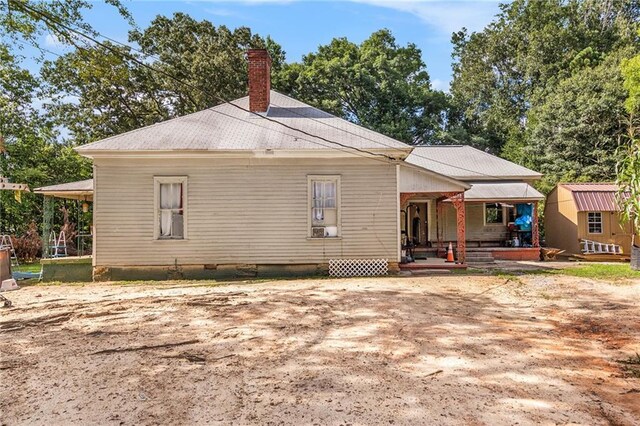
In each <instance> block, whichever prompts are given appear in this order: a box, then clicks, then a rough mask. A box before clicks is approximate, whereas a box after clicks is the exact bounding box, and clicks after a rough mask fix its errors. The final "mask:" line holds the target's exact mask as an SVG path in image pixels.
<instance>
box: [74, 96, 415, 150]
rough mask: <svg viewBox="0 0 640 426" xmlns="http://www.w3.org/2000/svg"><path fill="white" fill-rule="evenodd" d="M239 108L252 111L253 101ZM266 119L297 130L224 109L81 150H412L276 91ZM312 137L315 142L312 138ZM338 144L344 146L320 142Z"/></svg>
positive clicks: (239, 101) (241, 101)
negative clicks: (250, 108)
mask: <svg viewBox="0 0 640 426" xmlns="http://www.w3.org/2000/svg"><path fill="white" fill-rule="evenodd" d="M233 104H235V105H238V106H239V107H242V108H244V109H247V108H248V107H249V97H248V96H246V97H244V98H240V99H237V100H235V101H233ZM266 117H268V118H270V119H272V120H275V121H278V122H281V123H283V124H286V125H288V126H291V127H294V128H296V129H299V130H301V131H296V130H290V129H288V128H286V127H283V126H281V125H279V124H277V123H273V122H270V121H268V120H265V119H263V118H261V117H259V116H257V115H255V114H250V113H248V112H247V111H245V110H242V109H239V108H236V107H234V106H233V105H231V104H228V103H226V104H221V105H218V106H215V107H213V108H208V109H205V110H203V111H199V112H196V113H193V114H189V115H185V116H182V117H177V118H174V119H171V120H167V121H164V122H161V123H157V124H153V125H151V126H147V127H143V128H140V129H137V130H132V131H130V132H127V133H122V134H120V135H116V136H112V137H109V138H106V139H102V140H99V141H96V142H93V143H90V144H87V145H82V146H80V147H78V148H76V150H77V151H78V152H79V153H81V154H84V155H89V156H90V155H91V154H92V153H100V152H105V151H125V152H127V151H128V152H131V151H258V150H267V149H269V150H315V151H318V150H333V151H335V150H336V149H341V150H343V151H350V152H352V153H353V150H351V149H349V148H357V149H362V150H384V151H389V150H391V151H393V152H394V153H395V155H394V156H395V157H396V158H404V157H406V155H407V154H408V153H409V152H410V151H411V149H412V147H411V146H409V145H407V144H405V143H402V142H399V141H397V140H395V139H392V138H390V137H387V136H384V135H382V134H380V133H378V132H374V131H373V130H369V129H365V128H364V127H362V126H358V125H356V124H354V123H350V122H348V121H346V120H343V119H341V118H338V117H336V116H334V115H331V114H329V113H326V112H324V111H321V110H319V109H317V108H314V107H312V106H310V105H307V104H305V103H303V102H300V101H298V100H295V99H293V98H290V97H289V96H286V95H283V94H281V93H278V92H275V91H273V90H272V91H271V104H270V107H269V111H268V112H267V113H266ZM303 132H308V133H310V134H313V135H314V136H309V135H306V134H304V133H303ZM315 136H319V137H321V138H325V139H328V140H331V141H337V142H339V143H341V144H344V145H345V146H347V148H340V147H339V146H337V145H335V144H332V143H329V142H327V141H324V140H322V139H320V138H318V137H315Z"/></svg>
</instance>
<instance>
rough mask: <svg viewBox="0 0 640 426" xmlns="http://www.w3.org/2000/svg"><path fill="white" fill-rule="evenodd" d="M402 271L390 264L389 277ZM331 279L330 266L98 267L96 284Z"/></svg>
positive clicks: (94, 277)
mask: <svg viewBox="0 0 640 426" xmlns="http://www.w3.org/2000/svg"><path fill="white" fill-rule="evenodd" d="M399 271H400V268H399V266H398V262H389V275H396V274H398V273H399ZM328 275H329V264H328V263H309V264H246V263H238V264H204V265H173V266H110V267H104V266H95V267H93V281H96V282H106V281H166V280H233V279H259V278H298V277H318V276H328Z"/></svg>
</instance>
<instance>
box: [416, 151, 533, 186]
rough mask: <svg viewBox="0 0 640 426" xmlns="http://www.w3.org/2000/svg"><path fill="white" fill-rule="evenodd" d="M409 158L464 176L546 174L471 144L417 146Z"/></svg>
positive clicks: (498, 177) (527, 176) (491, 177)
mask: <svg viewBox="0 0 640 426" xmlns="http://www.w3.org/2000/svg"><path fill="white" fill-rule="evenodd" d="M405 161H406V162H408V163H411V164H415V165H417V166H420V167H424V168H425V169H429V170H432V171H434V172H436V173H440V174H443V175H446V176H449V177H452V178H455V179H460V180H470V179H474V180H501V179H509V178H511V179H531V180H534V179H539V178H540V177H542V174H541V173H538V172H536V171H533V170H530V169H527V168H526V167H523V166H520V165H518V164H515V163H512V162H511V161H508V160H505V159H503V158H500V157H496V156H495V155H491V154H489V153H486V152H484V151H480V150H479V149H476V148H473V147H471V146H467V145H434V146H420V147H416V148H415V149H414V150H413V152H412V153H411V154H409V156H408V157H407V159H406V160H405Z"/></svg>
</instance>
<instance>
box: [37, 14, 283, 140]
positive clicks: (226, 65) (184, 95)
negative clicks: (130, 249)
mask: <svg viewBox="0 0 640 426" xmlns="http://www.w3.org/2000/svg"><path fill="white" fill-rule="evenodd" d="M130 41H131V42H132V43H136V44H137V45H138V46H139V48H138V49H135V50H134V49H131V48H128V47H124V46H122V45H117V44H114V43H110V42H104V45H103V46H100V45H96V46H93V47H91V48H86V47H85V48H79V49H76V50H75V51H73V52H70V53H68V54H66V55H63V56H62V57H61V58H59V59H57V60H55V61H47V62H45V64H44V66H43V70H42V76H43V79H44V81H45V83H46V85H45V87H46V93H47V95H48V96H50V97H51V98H52V102H51V103H50V104H48V105H47V106H46V108H47V110H48V111H49V113H50V116H51V117H54V118H55V120H56V122H57V123H58V124H59V125H61V126H64V127H66V128H67V129H69V130H70V132H71V135H72V138H73V140H74V141H75V143H87V142H92V141H95V140H98V139H102V138H105V137H108V136H112V135H114V134H119V133H123V132H126V131H129V130H133V129H137V128H140V127H144V126H147V125H150V124H153V123H156V122H159V121H163V120H166V119H168V118H172V117H176V116H180V115H184V114H188V113H191V112H195V111H200V110H203V109H205V108H209V107H212V106H215V105H218V104H220V103H222V102H223V100H233V99H236V98H238V97H241V96H244V95H245V94H246V88H247V65H246V59H245V54H246V51H247V49H249V48H251V47H266V48H268V49H269V50H270V51H271V54H272V56H273V57H274V72H278V70H279V69H280V67H281V64H282V63H283V62H284V51H283V50H282V48H281V47H280V46H279V45H278V44H277V43H275V42H274V41H273V40H271V39H270V38H268V37H267V38H266V39H263V38H262V37H260V36H258V35H255V34H252V33H251V30H250V29H248V28H246V27H241V28H238V29H235V30H233V31H230V30H229V29H227V28H226V27H224V26H220V27H215V26H214V25H213V24H212V23H211V22H209V21H196V20H194V19H193V18H191V17H189V16H188V15H185V14H182V13H176V14H175V15H173V17H171V18H168V17H164V16H158V17H156V18H155V19H154V20H153V21H152V23H151V24H150V26H149V27H148V28H146V29H144V30H134V31H132V32H131V33H130ZM143 64H146V65H148V66H145V65H143Z"/></svg>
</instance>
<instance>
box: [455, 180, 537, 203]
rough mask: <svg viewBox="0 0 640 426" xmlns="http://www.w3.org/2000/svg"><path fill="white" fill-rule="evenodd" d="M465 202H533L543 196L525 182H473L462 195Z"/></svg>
mask: <svg viewBox="0 0 640 426" xmlns="http://www.w3.org/2000/svg"><path fill="white" fill-rule="evenodd" d="M464 199H465V201H535V200H543V199H544V195H542V194H541V193H540V192H538V191H537V190H536V189H535V188H534V187H532V186H531V185H529V184H528V183H525V182H475V183H472V184H471V189H469V190H467V192H465V193H464Z"/></svg>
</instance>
